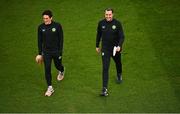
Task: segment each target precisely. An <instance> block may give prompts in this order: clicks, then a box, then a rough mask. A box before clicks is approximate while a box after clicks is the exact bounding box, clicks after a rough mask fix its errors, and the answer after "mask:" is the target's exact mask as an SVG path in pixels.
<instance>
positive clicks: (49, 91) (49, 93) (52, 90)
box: [45, 87, 54, 97]
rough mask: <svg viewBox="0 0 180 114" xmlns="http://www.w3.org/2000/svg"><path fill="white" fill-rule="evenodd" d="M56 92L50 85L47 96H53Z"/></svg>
mask: <svg viewBox="0 0 180 114" xmlns="http://www.w3.org/2000/svg"><path fill="white" fill-rule="evenodd" d="M53 93H54V89H53V88H52V87H48V89H47V91H46V93H45V96H48V97H49V96H51V95H52V94H53Z"/></svg>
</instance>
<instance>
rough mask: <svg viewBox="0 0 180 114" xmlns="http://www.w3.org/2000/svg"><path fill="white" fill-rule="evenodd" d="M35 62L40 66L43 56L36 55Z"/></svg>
mask: <svg viewBox="0 0 180 114" xmlns="http://www.w3.org/2000/svg"><path fill="white" fill-rule="evenodd" d="M36 62H37V63H38V64H42V63H43V56H42V55H37V56H36Z"/></svg>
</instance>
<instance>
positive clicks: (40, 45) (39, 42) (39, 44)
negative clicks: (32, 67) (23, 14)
mask: <svg viewBox="0 0 180 114" xmlns="http://www.w3.org/2000/svg"><path fill="white" fill-rule="evenodd" d="M42 44H43V38H42V32H41V28H40V27H38V54H39V55H42Z"/></svg>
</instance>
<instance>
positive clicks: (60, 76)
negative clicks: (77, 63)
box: [57, 70, 65, 81]
mask: <svg viewBox="0 0 180 114" xmlns="http://www.w3.org/2000/svg"><path fill="white" fill-rule="evenodd" d="M64 74H65V70H64V72H61V71H59V74H58V76H57V80H58V81H61V80H63V79H64Z"/></svg>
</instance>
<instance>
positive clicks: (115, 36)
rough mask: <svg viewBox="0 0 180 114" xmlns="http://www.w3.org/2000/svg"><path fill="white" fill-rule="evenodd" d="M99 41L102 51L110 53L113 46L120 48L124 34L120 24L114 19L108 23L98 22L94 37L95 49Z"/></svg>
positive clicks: (104, 20)
mask: <svg viewBox="0 0 180 114" xmlns="http://www.w3.org/2000/svg"><path fill="white" fill-rule="evenodd" d="M101 40H102V51H103V50H107V51H111V52H112V50H113V47H114V46H120V47H121V48H122V44H123V42H124V33H123V29H122V25H121V23H120V22H119V21H118V20H116V19H113V20H112V21H110V22H108V21H106V19H103V20H101V21H99V23H98V27H97V36H96V47H97V48H98V47H99V43H100V41H101Z"/></svg>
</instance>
